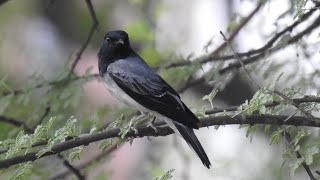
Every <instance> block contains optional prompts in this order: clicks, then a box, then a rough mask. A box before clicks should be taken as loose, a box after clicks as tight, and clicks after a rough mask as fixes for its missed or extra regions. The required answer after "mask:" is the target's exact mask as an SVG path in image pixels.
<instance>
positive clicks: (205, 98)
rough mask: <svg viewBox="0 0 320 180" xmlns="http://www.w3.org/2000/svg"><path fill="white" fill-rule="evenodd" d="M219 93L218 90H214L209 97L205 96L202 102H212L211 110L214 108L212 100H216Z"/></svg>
mask: <svg viewBox="0 0 320 180" xmlns="http://www.w3.org/2000/svg"><path fill="white" fill-rule="evenodd" d="M217 93H218V90H217V89H214V90H212V91H211V93H210V94H208V95H205V96H203V97H202V100H203V101H204V100H208V101H209V102H210V105H211V108H213V104H212V100H213V99H214V97H215V96H216V95H217Z"/></svg>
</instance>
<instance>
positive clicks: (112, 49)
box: [98, 30, 131, 60]
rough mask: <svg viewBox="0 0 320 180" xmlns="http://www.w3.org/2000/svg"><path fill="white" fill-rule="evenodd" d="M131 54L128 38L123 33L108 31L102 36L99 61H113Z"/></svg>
mask: <svg viewBox="0 0 320 180" xmlns="http://www.w3.org/2000/svg"><path fill="white" fill-rule="evenodd" d="M130 52H131V47H130V42H129V36H128V34H127V33H126V32H125V31H121V30H116V31H109V32H107V34H106V35H105V36H104V38H103V40H102V44H101V48H100V51H99V53H98V57H99V59H105V60H113V59H121V58H125V57H126V56H128V55H129V54H130Z"/></svg>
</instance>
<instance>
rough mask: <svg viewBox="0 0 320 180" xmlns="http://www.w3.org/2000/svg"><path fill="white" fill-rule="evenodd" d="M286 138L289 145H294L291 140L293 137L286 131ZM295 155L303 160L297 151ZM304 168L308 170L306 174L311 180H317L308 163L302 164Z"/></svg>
mask: <svg viewBox="0 0 320 180" xmlns="http://www.w3.org/2000/svg"><path fill="white" fill-rule="evenodd" d="M284 137H285V138H286V140H287V141H288V143H289V144H291V143H292V138H291V136H290V134H289V133H288V132H286V131H285V132H284ZM295 153H296V156H297V158H298V159H301V158H302V156H301V154H300V153H299V151H295ZM302 166H303V168H304V169H305V170H306V172H307V174H308V175H309V177H310V179H311V180H316V178H315V177H314V175H313V174H312V172H311V169H310V167H309V166H308V165H307V163H306V162H302Z"/></svg>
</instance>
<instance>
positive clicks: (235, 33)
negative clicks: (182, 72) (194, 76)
mask: <svg viewBox="0 0 320 180" xmlns="http://www.w3.org/2000/svg"><path fill="white" fill-rule="evenodd" d="M263 4H264V1H260V2H259V3H258V5H257V6H256V8H255V9H254V10H253V11H252V12H251V13H250V14H249V15H248V16H247V17H246V18H244V19H243V21H242V22H241V23H240V24H239V25H238V26H237V28H236V29H235V30H233V31H232V33H231V34H230V37H229V39H228V40H229V41H232V40H233V39H234V38H235V37H236V36H237V35H238V33H239V32H240V30H241V29H242V28H243V27H245V25H246V24H247V23H248V22H249V21H250V20H251V19H252V18H253V17H254V15H255V14H256V13H257V12H258V11H259V9H260V8H261V7H262V5H263ZM226 45H227V43H226V42H223V43H222V44H221V45H220V46H218V47H217V48H216V49H215V50H214V51H212V52H211V54H210V55H209V57H207V58H204V59H203V60H202V61H200V63H201V64H204V63H206V62H207V61H208V60H207V59H211V58H215V56H216V55H217V54H219V53H220V52H221V51H222V50H223V49H224V48H225V47H226ZM192 63H194V62H192V61H180V62H176V63H172V64H169V65H167V66H165V68H174V67H179V66H185V65H191V64H192ZM197 63H198V62H197Z"/></svg>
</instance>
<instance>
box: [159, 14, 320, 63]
mask: <svg viewBox="0 0 320 180" xmlns="http://www.w3.org/2000/svg"><path fill="white" fill-rule="evenodd" d="M316 10H317V8H314V9H311V10H310V11H309V12H307V13H306V14H304V15H303V16H302V17H301V18H300V19H299V20H297V21H295V22H294V23H293V24H291V25H290V26H288V27H286V28H285V29H283V30H282V31H280V32H278V33H276V34H275V35H274V36H273V37H272V38H271V39H270V40H269V41H268V42H267V43H266V44H265V45H264V46H262V47H260V48H258V49H254V50H250V51H247V52H240V53H237V55H238V56H239V57H240V58H242V57H249V56H252V55H255V54H260V53H263V52H265V51H267V50H268V49H270V48H271V47H272V46H273V45H274V43H275V42H276V41H277V40H278V39H279V38H280V37H282V36H283V35H284V34H285V33H287V32H290V31H292V30H293V29H294V28H295V27H297V26H298V25H299V24H301V23H302V22H304V21H306V20H307V19H308V18H309V17H310V16H311V15H312V14H313V13H314V12H315V11H316ZM232 34H233V33H232ZM232 34H231V35H232ZM231 35H230V36H231ZM297 38H299V39H300V37H297ZM231 40H232V39H231V38H230V37H229V39H228V41H231ZM224 44H226V42H225V43H224ZM217 49H219V48H217ZM216 51H217V50H215V51H214V52H216ZM212 54H217V53H212ZM235 58H236V57H235V55H234V54H231V55H225V56H213V55H210V56H209V57H203V58H201V59H200V60H198V61H181V62H176V63H172V64H169V65H167V66H165V68H173V67H181V66H187V65H192V64H205V63H208V62H212V61H222V60H232V59H235Z"/></svg>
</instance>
